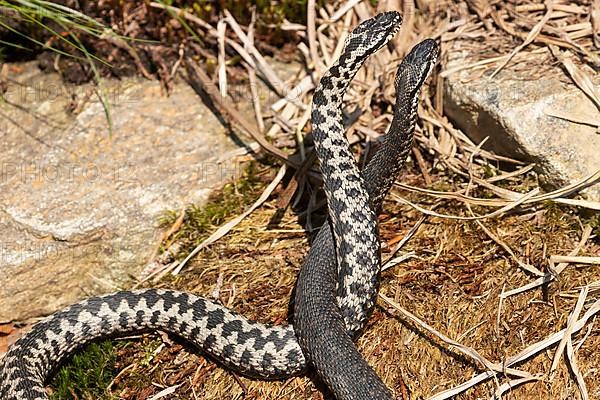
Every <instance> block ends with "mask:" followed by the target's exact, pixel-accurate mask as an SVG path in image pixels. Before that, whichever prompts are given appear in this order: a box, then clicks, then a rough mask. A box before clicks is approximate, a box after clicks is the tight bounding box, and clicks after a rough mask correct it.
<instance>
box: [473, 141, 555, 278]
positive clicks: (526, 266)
mask: <svg viewBox="0 0 600 400" xmlns="http://www.w3.org/2000/svg"><path fill="white" fill-rule="evenodd" d="M486 139H487V138H486ZM486 139H484V140H482V141H481V143H479V144H478V145H477V147H476V150H481V146H483V144H484V143H485V142H486ZM476 155H477V151H474V152H473V153H471V155H470V156H469V167H468V172H469V183H468V185H467V189H466V191H465V194H467V195H468V194H469V190H470V188H471V187H472V185H473V178H474V177H475V176H474V174H473V159H474V158H475V156H476ZM466 206H467V209H468V210H469V213H470V214H471V215H472V216H475V213H474V212H473V209H472V208H471V205H470V204H469V203H466ZM475 223H476V224H477V225H478V226H479V227H480V228H481V230H483V232H485V234H486V235H487V236H488V237H489V238H490V239H492V240H493V241H494V242H496V244H497V245H499V246H500V247H502V248H503V249H504V251H506V252H507V253H508V254H509V255H510V256H511V257H512V259H513V260H514V261H515V262H516V263H517V265H518V266H519V267H521V268H522V269H524V270H525V271H527V272H529V273H531V274H534V275H537V276H544V273H543V272H542V271H540V270H539V269H537V268H535V267H534V266H533V265H530V264H527V263H525V262H522V261H521V260H519V258H518V257H517V255H516V254H515V253H514V252H513V250H512V249H511V248H510V246H508V245H507V244H506V243H505V242H504V241H502V240H501V239H500V238H499V237H498V236H496V235H495V234H493V233H492V232H491V231H490V230H489V229H488V228H487V227H486V226H485V225H484V224H483V223H482V222H481V221H479V220H475Z"/></svg>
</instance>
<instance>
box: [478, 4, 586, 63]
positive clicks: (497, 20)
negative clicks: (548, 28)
mask: <svg viewBox="0 0 600 400" xmlns="http://www.w3.org/2000/svg"><path fill="white" fill-rule="evenodd" d="M490 15H491V16H492V19H493V20H494V22H495V23H496V25H497V26H498V27H499V28H500V29H502V30H503V31H505V32H506V33H508V34H509V35H511V36H514V37H516V38H519V39H522V40H525V39H527V35H525V34H522V33H521V32H517V31H515V30H514V29H513V28H512V27H510V26H509V25H508V24H506V23H505V22H504V21H503V20H502V17H501V16H500V15H499V14H498V13H497V12H495V11H492V12H491V13H490ZM534 42H541V43H544V44H547V45H548V44H553V45H556V46H559V47H563V48H565V49H570V50H573V51H576V52H578V53H583V54H584V55H586V52H585V51H582V49H581V48H579V47H577V46H574V45H573V44H572V43H569V42H567V41H565V40H563V39H558V38H555V37H552V36H547V35H544V34H543V33H540V34H539V35H537V36H536V37H535V38H534Z"/></svg>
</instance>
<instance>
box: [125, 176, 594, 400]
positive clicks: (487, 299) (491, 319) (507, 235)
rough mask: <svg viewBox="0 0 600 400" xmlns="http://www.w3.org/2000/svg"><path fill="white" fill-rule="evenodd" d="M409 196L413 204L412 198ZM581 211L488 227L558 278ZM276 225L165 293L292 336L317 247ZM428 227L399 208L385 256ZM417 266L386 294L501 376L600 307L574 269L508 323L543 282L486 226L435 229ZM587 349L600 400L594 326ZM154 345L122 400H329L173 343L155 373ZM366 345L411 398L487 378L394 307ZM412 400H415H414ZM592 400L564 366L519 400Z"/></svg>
mask: <svg viewBox="0 0 600 400" xmlns="http://www.w3.org/2000/svg"><path fill="white" fill-rule="evenodd" d="M433 178H434V180H435V181H436V182H438V184H440V183H441V182H444V183H446V184H449V185H450V184H457V182H456V181H457V180H458V181H459V180H460V178H458V177H449V176H446V175H445V174H444V173H442V172H439V173H437V174H434V175H433ZM401 180H402V181H403V182H406V183H409V184H412V185H423V184H424V181H423V177H422V174H420V173H419V172H418V171H417V170H416V169H415V168H414V166H413V168H412V169H411V170H410V171H408V172H407V173H405V174H404V176H403V177H402V178H401ZM463 183H464V182H463ZM518 185H519V182H512V185H507V186H511V187H512V188H513V189H523V188H522V187H517V186H518ZM395 190H396V191H397V192H398V193H400V190H399V189H395ZM403 194H404V195H405V196H407V197H408V198H410V199H411V200H414V201H419V200H421V201H422V199H419V197H420V195H418V194H415V193H408V194H406V193H403ZM437 203H438V204H437V208H436V210H437V211H440V212H452V213H455V214H457V213H458V214H462V215H468V211H467V210H466V209H464V208H463V207H461V206H457V205H456V204H455V203H454V202H452V201H450V200H442V201H437ZM461 209H462V211H461ZM573 211H574V209H573V208H569V207H562V206H561V207H557V206H554V205H547V206H537V207H535V208H534V207H526V208H523V209H520V210H519V211H518V212H515V213H513V214H511V215H508V216H504V217H502V218H497V219H493V220H487V221H486V225H487V227H488V229H490V230H492V231H494V232H495V233H496V235H498V236H499V237H500V238H501V239H502V240H503V242H505V243H506V245H508V246H510V247H511V248H513V249H516V251H517V254H518V256H519V258H520V259H522V260H523V261H524V262H527V263H529V264H531V265H534V266H537V267H539V268H540V269H544V268H545V266H547V265H548V261H547V259H548V256H549V255H551V254H568V253H569V252H570V250H571V249H573V248H575V247H576V246H577V243H578V242H579V239H580V236H581V234H582V228H581V226H582V225H581V223H582V221H581V218H580V216H578V214H577V213H574V212H573ZM275 213H276V207H275V200H272V201H270V202H269V203H267V204H266V205H265V206H263V207H262V208H261V209H260V210H258V211H256V212H254V213H253V214H252V215H250V216H249V217H248V218H247V219H246V220H245V221H243V222H242V223H240V224H239V225H238V226H237V227H236V228H234V230H233V231H232V232H230V234H229V235H227V236H225V237H224V238H222V239H221V240H220V241H219V242H217V243H216V244H214V245H212V246H211V247H210V248H208V249H205V250H203V251H201V252H200V254H199V256H198V257H197V258H195V259H194V260H193V261H192V262H191V264H190V265H189V266H188V269H187V270H186V272H185V273H184V274H181V275H178V276H177V277H171V278H169V279H168V281H166V282H165V281H163V282H162V283H161V284H160V285H159V286H163V287H172V288H178V289H182V290H188V291H191V292H194V293H197V294H201V295H205V296H207V295H211V296H214V295H215V294H216V293H218V296H217V297H218V299H219V300H220V301H221V302H222V303H223V304H225V305H227V306H228V307H232V308H233V309H235V310H236V311H238V312H240V313H242V314H244V315H245V316H247V317H249V318H252V319H255V320H258V321H261V322H265V323H275V324H281V323H286V321H287V316H288V303H289V299H290V295H291V291H292V288H293V286H294V282H295V279H296V275H297V272H298V269H299V268H300V266H301V264H302V260H303V258H304V256H305V254H306V253H307V251H308V248H309V241H308V238H307V237H306V234H305V233H304V231H303V229H302V226H301V224H300V223H299V222H298V215H297V213H295V212H289V211H288V212H287V213H285V215H284V216H283V218H282V219H281V221H280V222H279V224H277V225H276V226H275V225H272V224H270V223H271V222H272V218H273V216H274V214H275ZM420 217H421V214H420V213H418V212H416V211H415V210H414V209H412V208H411V207H409V206H406V205H403V204H399V203H397V202H395V201H392V200H388V201H387V202H386V203H385V209H384V213H383V215H382V216H381V217H380V222H381V230H382V239H383V242H384V243H388V242H389V243H390V245H389V246H387V248H389V249H391V248H392V247H393V243H395V242H397V241H398V238H399V237H402V236H404V234H406V233H407V232H408V230H410V228H411V227H412V226H413V225H414V224H415V223H416V221H417V220H418V219H419V218H420ZM584 222H585V221H584ZM599 250H600V244H599V243H598V242H597V240H596V241H595V242H594V241H592V242H588V243H587V245H586V247H585V249H584V250H583V251H582V252H581V253H580V255H595V254H598V251H599ZM410 252H414V254H415V256H416V257H412V258H409V259H408V260H406V261H404V262H402V263H400V264H399V265H396V266H395V267H392V268H390V269H388V270H387V271H386V272H384V274H383V276H382V288H381V292H382V293H383V294H384V295H385V296H387V297H389V298H391V299H392V300H393V301H394V302H396V303H397V304H399V305H400V306H402V307H404V308H405V309H407V310H409V311H410V312H411V313H413V314H415V315H416V316H417V317H419V318H420V319H422V320H424V321H426V322H427V323H428V324H429V325H431V326H432V327H433V328H434V329H436V330H437V331H438V332H440V333H443V334H444V335H446V336H448V337H450V338H452V339H454V340H456V341H458V342H460V343H461V344H463V345H465V346H470V347H471V348H473V349H476V350H477V351H478V352H479V353H480V354H481V355H482V356H483V357H485V358H486V359H488V360H490V361H492V362H495V363H500V364H502V362H503V361H504V360H506V359H507V358H509V357H510V356H513V355H515V354H517V353H519V352H520V351H521V350H523V349H524V348H526V347H527V346H528V345H530V344H533V343H535V342H538V341H540V340H542V339H544V338H545V337H547V336H550V335H551V334H553V333H555V332H557V331H559V330H560V329H563V328H564V327H565V326H566V321H567V318H568V316H569V313H570V312H571V311H572V310H573V307H574V305H575V302H576V301H577V296H578V293H579V290H580V288H581V287H583V286H586V285H591V288H592V289H591V290H590V293H589V295H588V298H589V299H596V298H597V295H598V289H597V287H598V285H597V284H598V283H599V282H600V272H599V271H598V270H597V269H595V268H593V267H589V266H588V267H583V266H580V267H578V268H576V267H574V266H571V267H570V268H567V269H566V270H565V271H564V272H563V273H562V274H561V275H560V279H559V280H558V282H554V283H550V284H549V285H546V286H544V287H542V288H539V289H536V290H533V291H528V292H525V293H522V294H519V295H516V296H512V297H510V298H508V299H506V300H505V301H504V302H503V304H502V307H501V310H500V313H499V311H498V310H499V297H500V294H501V293H502V292H503V291H506V290H508V289H512V288H515V287H519V286H522V285H524V284H526V283H528V282H530V281H531V280H532V278H533V277H532V276H530V275H528V274H526V273H524V272H523V271H522V270H521V269H520V268H519V267H518V266H517V265H516V264H515V262H514V261H513V260H512V258H511V256H510V255H508V254H507V253H506V252H505V251H504V250H503V249H502V248H501V247H500V246H499V245H498V244H497V243H496V242H494V241H492V240H491V239H489V237H488V236H487V234H486V233H485V232H484V231H482V229H480V227H479V226H478V225H477V224H476V223H475V222H473V221H452V220H449V219H443V218H437V217H430V218H428V219H427V220H426V221H425V223H424V224H423V225H422V226H421V227H420V229H419V230H418V232H417V234H416V235H415V236H414V237H413V238H412V240H411V241H409V242H408V244H407V246H406V247H405V248H403V249H402V253H410ZM388 256H389V252H387V251H384V254H383V257H384V259H385V258H387V257H388ZM498 316H499V317H498ZM588 335H589V336H588ZM584 337H585V340H584V341H583V344H582V345H581V348H579V349H578V351H577V353H576V354H577V359H578V363H579V367H580V369H581V371H582V373H583V374H584V377H585V382H586V383H587V388H588V391H589V393H590V398H598V396H600V386H599V385H598V382H600V380H599V378H600V377H598V371H597V370H596V368H595V365H598V363H599V362H600V358H599V356H598V355H597V354H598V353H597V352H595V351H594V349H595V348H596V346H598V345H600V336H598V333H597V329H596V328H595V324H594V323H593V322H591V323H589V324H588V326H586V327H585V328H584V330H583V331H582V332H581V333H580V334H577V335H575V336H574V345H575V347H577V346H578V345H579V341H580V340H582V339H583V338H584ZM148 340H149V339H144V340H142V342H141V343H140V344H139V345H137V346H134V347H133V348H128V349H127V350H124V351H123V353H124V354H123V356H122V360H123V361H122V366H124V367H125V366H128V365H129V366H130V367H129V369H127V370H126V371H125V372H124V373H123V374H122V375H121V376H120V377H119V379H118V380H117V381H116V382H115V384H116V386H115V388H114V389H115V391H114V392H113V393H115V394H118V395H119V397H120V398H127V399H128V398H132V399H136V398H140V399H141V398H149V397H150V396H151V395H156V394H157V393H159V392H160V390H161V388H168V387H173V386H175V385H181V386H178V387H177V388H176V391H175V394H170V395H169V396H167V397H168V398H207V399H208V398H215V399H216V398H219V399H220V398H222V399H238V398H245V399H320V398H321V394H320V392H319V391H318V390H317V388H315V385H314V384H313V383H312V382H311V381H310V380H309V379H308V378H293V379H290V380H288V381H282V382H261V381H257V380H252V379H247V378H243V377H238V376H236V375H235V374H233V373H231V372H229V371H227V370H225V369H222V368H220V367H219V366H218V365H216V364H214V363H213V362H211V361H208V360H206V359H205V358H204V357H203V356H202V355H201V354H198V353H197V351H196V350H194V349H190V348H187V347H185V345H184V344H183V343H172V342H171V341H170V340H167V341H166V344H165V345H162V347H161V349H160V351H159V352H158V353H157V355H156V356H155V357H154V359H153V360H152V362H150V363H148V362H147V356H146V353H147V350H145V348H146V347H145V346H147V345H144V342H145V341H148ZM158 343H161V341H160V340H159V341H158ZM358 345H359V348H360V349H361V351H362V353H363V354H364V355H365V357H366V358H367V360H368V362H369V363H370V364H371V365H372V366H373V367H374V368H375V369H376V370H377V372H378V373H379V374H380V376H382V377H383V379H384V380H385V382H386V384H387V385H388V386H389V387H390V388H392V389H393V390H394V391H395V393H396V395H397V396H398V397H399V398H410V399H417V398H420V397H421V396H422V397H423V398H430V397H431V396H433V395H434V394H436V393H438V392H440V391H442V390H445V389H449V388H452V387H455V386H457V385H459V384H461V383H463V382H465V381H467V380H469V379H470V378H471V377H472V376H474V375H476V374H477V373H480V372H485V370H484V369H482V367H481V365H480V364H478V363H476V362H474V361H473V360H472V359H469V358H468V357H466V356H464V355H462V354H461V353H460V352H458V351H456V350H455V349H452V348H451V347H450V346H448V345H447V344H445V343H444V342H442V341H441V340H439V339H437V338H436V337H435V336H433V335H431V334H428V333H427V332H426V331H425V330H424V329H422V328H421V327H419V326H418V325H415V324H413V323H410V322H408V321H407V320H406V319H405V318H402V317H400V316H399V313H398V312H397V311H396V310H395V309H394V307H392V306H390V305H389V304H388V303H386V302H383V301H380V303H379V306H378V307H377V309H376V311H375V313H374V314H373V316H372V318H371V319H370V321H369V324H368V326H367V328H366V330H365V333H364V335H363V336H362V337H361V338H360V340H359V341H358ZM555 348H556V346H554V347H550V348H549V349H548V350H547V351H542V352H541V353H540V354H539V355H537V356H535V357H533V358H532V359H530V360H528V361H526V362H524V363H521V364H520V365H517V366H516V367H517V368H519V369H521V370H523V371H528V372H530V373H532V374H540V373H541V374H543V373H545V372H546V371H548V370H549V368H550V365H551V363H552V357H553V355H554V354H553V353H554V350H555ZM140 360H141V361H143V362H140ZM144 363H145V364H146V365H145V366H144ZM131 365H134V367H131ZM503 382H505V379H504V377H502V376H499V377H498V381H494V380H488V381H486V382H485V383H483V384H479V385H477V386H475V387H474V388H473V389H471V390H468V391H467V392H465V393H464V394H461V395H459V396H458V397H457V398H460V399H478V398H489V397H490V396H491V394H493V393H494V391H495V390H496V389H497V385H498V384H501V383H503ZM123 388H126V389H123ZM149 388H151V389H149ZM403 393H404V394H407V395H408V396H409V397H402V396H404V395H403ZM194 396H196V397H194ZM578 396H579V395H578V389H577V386H576V384H575V383H574V381H573V376H572V375H571V373H570V372H569V369H568V368H567V366H566V364H565V363H564V362H562V363H561V364H559V368H558V371H557V374H556V376H555V377H554V379H553V380H552V381H551V382H547V381H539V382H535V383H529V384H525V385H523V386H520V387H518V388H516V389H514V390H513V391H512V392H510V393H509V394H507V395H506V397H505V398H514V399H568V398H578Z"/></svg>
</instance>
